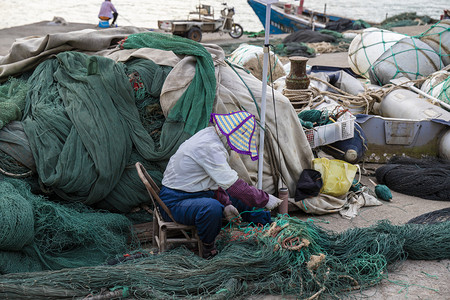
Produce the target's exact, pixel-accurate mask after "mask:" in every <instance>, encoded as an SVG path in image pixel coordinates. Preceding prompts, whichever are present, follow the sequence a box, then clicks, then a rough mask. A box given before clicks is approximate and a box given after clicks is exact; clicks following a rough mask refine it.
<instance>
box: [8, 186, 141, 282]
mask: <svg viewBox="0 0 450 300" xmlns="http://www.w3.org/2000/svg"><path fill="white" fill-rule="evenodd" d="M130 242H131V243H130ZM136 246H138V242H137V241H135V240H133V237H132V232H131V222H130V221H129V220H128V219H127V218H126V217H125V216H123V215H120V214H113V213H109V212H105V211H94V210H92V209H90V208H88V207H87V206H85V205H82V204H80V203H78V204H71V205H62V204H58V203H55V202H52V201H49V200H48V199H46V198H44V197H42V196H38V195H35V194H33V193H31V191H30V186H29V185H28V184H26V183H25V181H23V180H19V179H12V178H8V177H5V178H3V179H2V180H0V274H9V273H18V272H33V271H42V270H58V269H63V268H75V267H84V266H95V265H99V264H103V263H104V262H105V261H106V260H107V259H110V258H112V257H114V256H115V255H117V253H124V252H126V251H128V250H129V249H130V247H136Z"/></svg>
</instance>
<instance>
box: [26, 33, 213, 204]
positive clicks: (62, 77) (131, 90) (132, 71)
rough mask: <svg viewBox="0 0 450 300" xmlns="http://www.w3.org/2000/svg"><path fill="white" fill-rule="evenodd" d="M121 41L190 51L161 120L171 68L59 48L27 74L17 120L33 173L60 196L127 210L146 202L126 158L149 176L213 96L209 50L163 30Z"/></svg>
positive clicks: (157, 173)
mask: <svg viewBox="0 0 450 300" xmlns="http://www.w3.org/2000/svg"><path fill="white" fill-rule="evenodd" d="M123 47H124V48H140V47H147V48H156V49H162V50H170V51H173V52H175V53H176V54H179V55H193V56H195V57H196V58H197V64H196V73H195V76H194V78H193V81H192V83H191V84H190V86H189V87H188V89H187V90H186V92H185V93H184V94H183V95H182V96H181V98H180V99H179V100H178V101H177V103H176V105H175V106H174V108H172V109H171V111H170V113H169V115H168V117H167V119H165V118H164V115H163V114H162V111H161V107H160V105H159V94H160V92H161V88H162V84H163V83H164V81H165V78H166V77H167V75H168V73H169V72H170V70H171V68H169V67H164V66H158V65H156V64H155V63H153V62H151V61H145V60H144V59H136V60H132V61H130V62H127V63H125V64H123V63H116V62H114V61H113V60H111V59H108V58H105V57H100V56H89V55H86V54H83V53H78V52H63V53H59V54H57V55H56V57H54V58H51V59H48V60H46V61H44V62H43V63H41V64H40V65H39V66H38V67H37V68H36V70H35V71H34V72H33V74H32V75H31V77H30V78H29V79H28V82H27V84H28V85H29V92H28V95H27V98H26V101H27V102H26V106H25V109H24V117H23V127H24V131H25V133H26V134H27V136H28V139H29V143H30V147H31V149H32V152H33V156H34V159H35V161H36V169H37V173H38V174H39V179H40V180H41V181H42V183H43V184H44V185H45V186H46V187H49V188H51V189H52V190H53V191H54V192H55V193H56V194H57V195H58V196H59V197H60V198H62V199H64V200H65V201H68V202H82V203H84V204H87V205H91V206H95V207H99V208H105V209H109V210H113V211H120V212H128V211H130V210H131V209H132V208H133V207H135V206H137V205H139V204H140V203H143V202H146V201H148V195H147V193H146V190H145V188H144V186H143V184H142V182H140V180H139V178H138V176H137V173H136V170H135V169H134V163H135V162H136V161H141V162H142V163H143V164H144V166H145V167H146V168H147V169H148V172H149V173H150V175H151V176H152V177H153V178H155V180H156V181H157V182H160V181H161V180H162V174H163V171H164V169H165V166H166V164H167V162H168V159H169V158H170V157H171V155H173V154H174V153H175V151H176V150H177V149H178V147H179V145H180V144H181V143H182V142H184V141H185V140H186V139H187V138H189V137H190V136H192V135H193V134H195V133H196V132H197V131H198V130H200V129H203V128H204V127H206V126H207V124H208V121H209V115H210V113H211V112H212V105H213V101H214V97H215V85H216V82H215V75H214V65H213V62H212V58H211V55H210V54H209V53H208V52H207V51H206V49H205V48H204V47H203V46H201V45H200V44H198V43H194V42H192V41H190V40H188V39H183V38H179V37H172V36H170V35H164V34H156V33H151V32H148V33H143V34H133V35H130V36H129V37H128V38H127V39H126V40H125V41H124V43H123Z"/></svg>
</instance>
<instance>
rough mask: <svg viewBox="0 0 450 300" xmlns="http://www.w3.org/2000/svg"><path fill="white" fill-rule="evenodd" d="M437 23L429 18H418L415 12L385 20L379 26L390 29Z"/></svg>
mask: <svg viewBox="0 0 450 300" xmlns="http://www.w3.org/2000/svg"><path fill="white" fill-rule="evenodd" d="M437 21H438V20H435V19H433V18H431V17H430V16H419V15H417V13H415V12H406V13H401V14H398V15H395V16H392V17H389V18H386V19H385V20H384V21H383V22H381V24H380V25H381V28H384V29H391V28H392V27H401V26H415V25H424V24H433V23H436V22H437Z"/></svg>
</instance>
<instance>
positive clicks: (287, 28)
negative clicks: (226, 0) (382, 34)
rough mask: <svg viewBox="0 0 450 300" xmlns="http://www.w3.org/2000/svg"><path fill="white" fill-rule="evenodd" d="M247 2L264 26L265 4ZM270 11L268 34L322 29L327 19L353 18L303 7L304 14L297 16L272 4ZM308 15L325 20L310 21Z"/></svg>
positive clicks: (252, 1)
mask: <svg viewBox="0 0 450 300" xmlns="http://www.w3.org/2000/svg"><path fill="white" fill-rule="evenodd" d="M247 3H248V4H249V5H250V7H251V8H252V9H253V11H254V12H255V14H256V15H257V16H258V18H259V20H260V22H261V23H262V24H263V26H265V22H266V5H265V4H264V3H262V2H259V1H257V0H247ZM271 8H272V9H271V12H270V31H269V33H270V34H283V33H292V32H295V31H297V30H301V29H312V30H321V29H324V28H325V26H326V23H327V22H328V21H331V22H334V21H338V20H342V19H345V20H350V21H351V22H354V20H351V19H347V18H342V17H338V16H331V15H325V14H323V13H318V12H313V11H311V10H308V9H304V10H303V11H304V14H305V16H303V15H302V16H299V15H295V14H287V13H285V12H284V11H283V10H282V9H281V8H279V7H275V6H273V5H272V7H271ZM308 15H314V16H315V19H317V18H320V19H322V20H326V21H325V22H317V21H316V22H315V23H314V24H313V23H311V22H310V18H309V17H308Z"/></svg>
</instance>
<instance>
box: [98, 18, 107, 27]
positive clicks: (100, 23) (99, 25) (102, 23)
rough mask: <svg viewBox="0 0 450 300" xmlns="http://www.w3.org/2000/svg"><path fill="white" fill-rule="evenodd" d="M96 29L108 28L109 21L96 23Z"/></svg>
mask: <svg viewBox="0 0 450 300" xmlns="http://www.w3.org/2000/svg"><path fill="white" fill-rule="evenodd" d="M98 27H100V28H109V21H108V20H106V21H104V20H100V21H99V22H98Z"/></svg>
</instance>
